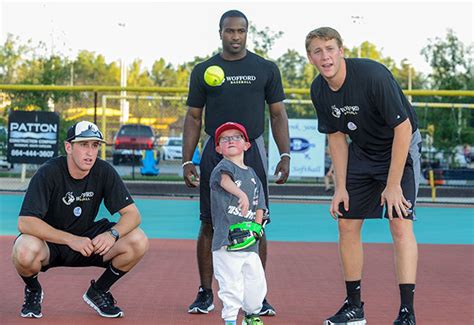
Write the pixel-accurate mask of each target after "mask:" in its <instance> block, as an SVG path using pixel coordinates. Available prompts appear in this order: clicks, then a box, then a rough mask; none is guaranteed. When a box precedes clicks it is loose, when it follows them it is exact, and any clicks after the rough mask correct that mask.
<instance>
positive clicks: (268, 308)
mask: <svg viewBox="0 0 474 325" xmlns="http://www.w3.org/2000/svg"><path fill="white" fill-rule="evenodd" d="M276 313H277V312H276V310H275V308H273V306H272V305H270V304H269V303H268V301H267V298H265V299H263V302H262V309H260V313H259V314H260V316H275V315H276Z"/></svg>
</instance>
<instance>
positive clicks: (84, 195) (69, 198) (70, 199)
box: [63, 192, 94, 205]
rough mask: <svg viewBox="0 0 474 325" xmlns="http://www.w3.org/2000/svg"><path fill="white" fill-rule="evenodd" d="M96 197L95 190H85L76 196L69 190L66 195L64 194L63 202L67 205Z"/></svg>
mask: <svg viewBox="0 0 474 325" xmlns="http://www.w3.org/2000/svg"><path fill="white" fill-rule="evenodd" d="M93 197H94V192H84V193H81V195H79V196H74V193H73V192H67V193H66V195H64V196H63V202H64V204H66V205H71V204H72V203H73V202H76V201H77V202H81V201H90V200H91V199H92V198H93Z"/></svg>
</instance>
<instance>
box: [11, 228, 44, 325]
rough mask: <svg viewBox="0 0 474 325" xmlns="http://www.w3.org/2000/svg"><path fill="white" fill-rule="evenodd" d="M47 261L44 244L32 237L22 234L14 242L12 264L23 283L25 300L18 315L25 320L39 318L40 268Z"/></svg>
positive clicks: (41, 295)
mask: <svg viewBox="0 0 474 325" xmlns="http://www.w3.org/2000/svg"><path fill="white" fill-rule="evenodd" d="M48 261H49V248H48V245H47V244H46V242H44V241H43V240H41V239H39V238H36V237H34V236H30V235H25V234H22V235H20V236H18V238H17V239H16V240H15V243H14V245H13V250H12V262H13V265H14V266H15V269H16V271H17V272H18V274H19V275H20V277H21V278H22V279H23V281H24V282H25V290H24V292H25V299H24V303H23V306H22V308H21V312H20V315H21V317H25V318H40V317H42V316H43V314H42V313H41V302H42V301H43V289H42V288H41V284H40V283H39V281H38V273H39V272H40V270H41V267H42V266H43V265H45V264H46V263H47V262H48Z"/></svg>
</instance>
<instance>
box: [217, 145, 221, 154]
mask: <svg viewBox="0 0 474 325" xmlns="http://www.w3.org/2000/svg"><path fill="white" fill-rule="evenodd" d="M216 152H217V153H218V154H220V155H222V150H221V146H220V145H218V146H217V147H216Z"/></svg>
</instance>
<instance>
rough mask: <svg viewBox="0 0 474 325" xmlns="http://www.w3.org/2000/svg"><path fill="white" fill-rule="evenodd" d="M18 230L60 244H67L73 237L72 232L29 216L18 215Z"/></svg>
mask: <svg viewBox="0 0 474 325" xmlns="http://www.w3.org/2000/svg"><path fill="white" fill-rule="evenodd" d="M18 230H19V231H20V232H21V233H22V234H26V235H31V236H34V237H37V238H39V239H42V240H44V241H47V242H50V243H55V244H61V245H67V244H68V243H69V242H70V241H71V240H72V239H73V238H74V237H75V235H73V234H70V233H68V232H65V231H62V230H59V229H56V228H54V227H52V226H50V225H49V224H47V223H46V222H44V221H43V220H41V219H39V218H36V217H30V216H20V217H19V219H18Z"/></svg>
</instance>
